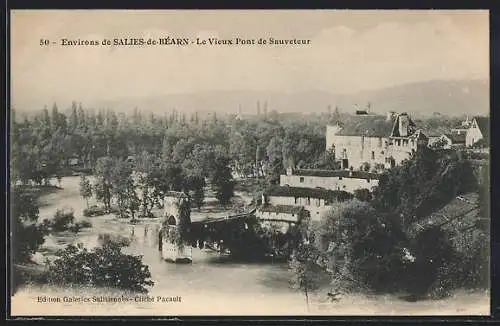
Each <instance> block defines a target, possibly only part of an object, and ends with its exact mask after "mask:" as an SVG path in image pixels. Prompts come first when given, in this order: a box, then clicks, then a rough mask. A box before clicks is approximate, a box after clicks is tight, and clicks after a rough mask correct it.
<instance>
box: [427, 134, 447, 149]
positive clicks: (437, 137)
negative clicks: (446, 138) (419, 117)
mask: <svg viewBox="0 0 500 326" xmlns="http://www.w3.org/2000/svg"><path fill="white" fill-rule="evenodd" d="M425 135H426V136H427V139H428V141H427V145H428V146H432V145H434V144H436V143H437V142H439V141H441V140H442V137H443V134H442V133H438V132H426V133H425Z"/></svg>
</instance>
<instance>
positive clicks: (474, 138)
mask: <svg viewBox="0 0 500 326" xmlns="http://www.w3.org/2000/svg"><path fill="white" fill-rule="evenodd" d="M489 137H490V119H489V117H474V119H472V124H471V126H470V128H469V129H467V134H466V136H465V145H466V146H467V147H471V146H473V145H475V144H477V143H478V142H479V141H482V142H483V143H484V146H485V147H487V146H488V145H489Z"/></svg>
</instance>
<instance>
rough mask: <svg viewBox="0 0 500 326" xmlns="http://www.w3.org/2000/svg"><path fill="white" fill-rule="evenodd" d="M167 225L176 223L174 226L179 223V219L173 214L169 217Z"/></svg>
mask: <svg viewBox="0 0 500 326" xmlns="http://www.w3.org/2000/svg"><path fill="white" fill-rule="evenodd" d="M167 225H174V226H175V225H177V220H176V219H175V217H174V216H173V215H170V216H169V217H167Z"/></svg>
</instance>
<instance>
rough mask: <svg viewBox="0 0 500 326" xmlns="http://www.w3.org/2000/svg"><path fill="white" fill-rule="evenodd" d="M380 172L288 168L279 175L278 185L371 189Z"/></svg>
mask: <svg viewBox="0 0 500 326" xmlns="http://www.w3.org/2000/svg"><path fill="white" fill-rule="evenodd" d="M379 177H380V174H378V173H374V172H368V171H359V170H355V171H348V170H336V171H334V170H319V169H293V168H288V169H287V171H286V174H284V175H281V176H280V186H287V187H307V188H323V189H328V190H343V191H347V192H354V191H355V190H357V189H368V190H370V191H372V190H373V188H374V187H376V186H377V185H378V179H379Z"/></svg>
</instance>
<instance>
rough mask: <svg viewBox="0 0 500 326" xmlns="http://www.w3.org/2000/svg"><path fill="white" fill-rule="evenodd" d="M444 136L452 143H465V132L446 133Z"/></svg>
mask: <svg viewBox="0 0 500 326" xmlns="http://www.w3.org/2000/svg"><path fill="white" fill-rule="evenodd" d="M445 136H446V137H448V138H449V139H451V141H452V143H453V144H462V143H463V144H465V136H466V134H465V133H460V134H459V133H453V132H452V133H447V134H445Z"/></svg>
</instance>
